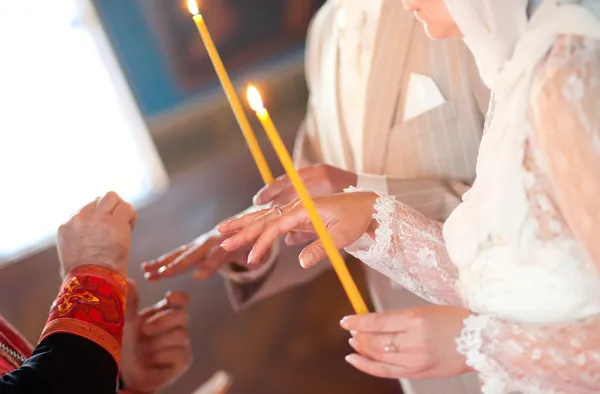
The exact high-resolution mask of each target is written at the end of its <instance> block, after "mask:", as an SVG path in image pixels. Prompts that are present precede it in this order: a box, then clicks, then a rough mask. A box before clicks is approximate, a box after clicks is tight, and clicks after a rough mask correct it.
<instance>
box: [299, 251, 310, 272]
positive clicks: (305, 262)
mask: <svg viewBox="0 0 600 394" xmlns="http://www.w3.org/2000/svg"><path fill="white" fill-rule="evenodd" d="M312 261H313V255H312V254H310V253H305V254H303V255H302V257H300V265H301V266H302V267H304V268H308V267H310V264H311V263H312Z"/></svg>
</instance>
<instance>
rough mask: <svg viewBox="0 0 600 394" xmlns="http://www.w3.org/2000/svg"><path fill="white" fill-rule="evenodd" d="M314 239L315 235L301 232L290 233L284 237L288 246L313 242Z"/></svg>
mask: <svg viewBox="0 0 600 394" xmlns="http://www.w3.org/2000/svg"><path fill="white" fill-rule="evenodd" d="M315 238H316V235H315V234H313V233H303V232H296V231H295V232H291V233H287V234H286V235H285V238H284V241H285V244H286V245H288V246H297V245H302V244H305V243H307V242H310V241H313V240H314V239H315Z"/></svg>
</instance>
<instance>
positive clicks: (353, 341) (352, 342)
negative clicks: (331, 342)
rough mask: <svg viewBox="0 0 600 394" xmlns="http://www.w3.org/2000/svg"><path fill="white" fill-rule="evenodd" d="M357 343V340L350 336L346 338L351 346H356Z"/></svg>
mask: <svg viewBox="0 0 600 394" xmlns="http://www.w3.org/2000/svg"><path fill="white" fill-rule="evenodd" d="M357 343H358V342H357V340H356V339H354V338H350V339H348V344H349V345H350V346H352V347H353V348H356V345H357Z"/></svg>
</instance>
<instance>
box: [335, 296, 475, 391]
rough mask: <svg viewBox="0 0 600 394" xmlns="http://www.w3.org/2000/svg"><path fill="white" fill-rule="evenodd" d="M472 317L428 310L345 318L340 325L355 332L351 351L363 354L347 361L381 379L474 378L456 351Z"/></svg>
mask: <svg viewBox="0 0 600 394" xmlns="http://www.w3.org/2000/svg"><path fill="white" fill-rule="evenodd" d="M469 315H470V311H468V310H466V309H463V308H456V307H449V306H424V307H417V308H411V309H405V310H397V311H391V312H384V313H372V314H368V315H355V316H348V317H345V318H344V319H342V321H341V323H340V324H341V325H342V327H343V328H345V329H346V330H349V331H350V332H351V334H352V339H350V346H352V347H353V348H354V350H356V351H357V352H358V353H359V354H352V355H350V356H348V357H346V361H348V363H350V364H351V365H353V366H354V367H355V368H357V369H359V370H361V371H363V372H365V373H367V374H369V375H374V376H378V377H381V378H394V379H433V378H446V377H451V376H456V375H460V374H463V373H466V372H470V369H469V367H467V366H466V364H465V358H464V356H462V355H461V354H460V353H458V351H457V350H456V339H457V338H458V337H459V336H460V332H461V330H462V328H463V321H464V320H465V319H466V318H467V317H468V316H469ZM386 347H388V348H387V350H388V351H386Z"/></svg>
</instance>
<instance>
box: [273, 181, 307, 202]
mask: <svg viewBox="0 0 600 394" xmlns="http://www.w3.org/2000/svg"><path fill="white" fill-rule="evenodd" d="M307 187H308V185H307ZM297 198H298V193H297V192H296V189H294V188H293V187H290V188H289V189H286V190H284V191H282V192H281V193H280V194H279V195H278V196H277V197H275V198H274V199H273V204H278V205H281V206H285V205H287V204H289V203H290V202H292V201H294V200H295V199H297Z"/></svg>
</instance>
